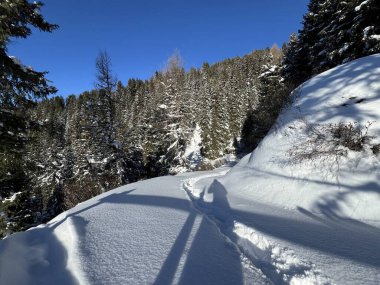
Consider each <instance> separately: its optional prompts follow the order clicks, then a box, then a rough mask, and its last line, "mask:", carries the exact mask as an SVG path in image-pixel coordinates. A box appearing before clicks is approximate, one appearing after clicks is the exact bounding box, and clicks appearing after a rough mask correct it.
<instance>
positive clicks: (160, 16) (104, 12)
mask: <svg viewBox="0 0 380 285" xmlns="http://www.w3.org/2000/svg"><path fill="white" fill-rule="evenodd" d="M42 2H44V3H45V6H44V7H43V9H42V14H43V15H44V16H45V18H46V19H47V20H48V21H50V22H52V23H55V24H58V25H60V28H59V29H58V30H56V31H55V32H53V33H51V34H48V33H40V32H37V31H34V32H33V34H32V36H30V37H29V38H28V39H27V40H18V39H17V40H14V41H13V42H12V43H11V44H10V45H9V54H11V55H15V56H16V57H18V58H20V59H21V61H22V62H23V63H24V64H25V65H28V66H32V67H33V68H34V69H36V70H38V71H41V70H46V71H49V74H48V76H47V78H48V79H50V80H52V81H53V84H54V85H55V86H56V87H57V88H58V89H59V92H58V95H63V96H66V95H69V94H79V93H81V92H83V91H85V90H90V89H92V88H93V87H94V81H95V59H96V57H97V55H98V54H99V51H101V50H107V52H108V54H109V55H110V57H111V60H112V65H113V71H114V73H115V74H116V75H117V77H118V78H119V79H120V80H121V81H122V82H123V84H125V83H126V82H127V80H128V79H129V78H132V77H133V78H141V79H148V78H150V77H151V76H152V75H153V73H154V72H155V71H156V70H160V69H161V68H162V67H163V66H164V64H165V61H166V59H167V58H168V57H169V56H170V55H171V54H172V53H173V51H174V50H175V49H178V50H179V51H180V53H181V55H182V57H183V58H184V64H185V67H186V68H187V69H188V68H189V67H192V66H195V67H199V66H201V65H202V63H203V62H205V61H207V62H209V63H214V62H217V61H220V60H223V59H225V58H228V57H234V56H242V55H244V54H247V53H249V52H250V51H252V50H254V49H260V48H265V47H270V46H272V45H273V44H274V43H277V44H278V45H279V46H281V44H282V43H283V42H285V41H287V40H288V38H289V35H290V33H291V32H297V30H298V29H299V28H300V27H301V21H302V16H303V14H304V13H305V12H306V9H307V3H308V2H309V1H306V0H42Z"/></svg>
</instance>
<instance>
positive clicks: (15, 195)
mask: <svg viewBox="0 0 380 285" xmlns="http://www.w3.org/2000/svg"><path fill="white" fill-rule="evenodd" d="M7 175H8V176H9V175H10V173H9V172H8V173H7ZM21 193H22V192H16V193H14V194H13V195H12V196H11V197H10V198H5V199H4V200H3V201H2V202H3V203H5V202H13V201H14V200H15V199H16V197H17V195H20V194H21Z"/></svg>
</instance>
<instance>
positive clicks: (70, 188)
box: [64, 178, 102, 210]
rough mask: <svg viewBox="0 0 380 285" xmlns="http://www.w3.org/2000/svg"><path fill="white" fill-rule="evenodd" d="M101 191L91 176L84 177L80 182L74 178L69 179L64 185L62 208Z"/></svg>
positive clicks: (69, 207)
mask: <svg viewBox="0 0 380 285" xmlns="http://www.w3.org/2000/svg"><path fill="white" fill-rule="evenodd" d="M101 193H102V191H101V189H100V187H99V185H98V184H97V183H96V182H95V181H93V180H92V179H91V178H84V179H83V180H82V181H80V183H78V181H75V180H73V181H70V182H68V183H67V184H66V185H65V186H64V208H65V210H68V209H71V208H73V207H75V206H76V205H78V204H79V203H81V202H83V201H86V200H88V199H90V198H92V197H95V196H97V195H99V194H101Z"/></svg>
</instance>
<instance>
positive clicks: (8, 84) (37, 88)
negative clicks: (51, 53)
mask: <svg viewBox="0 0 380 285" xmlns="http://www.w3.org/2000/svg"><path fill="white" fill-rule="evenodd" d="M41 6H42V3H41V2H34V3H29V2H28V1H27V0H17V1H1V3H0V103H1V104H2V105H7V106H18V105H20V104H22V103H23V102H24V101H25V100H26V99H32V98H40V97H45V96H47V95H49V94H51V93H54V92H55V91H56V89H55V88H54V87H52V86H50V85H49V84H48V81H47V80H46V79H45V78H44V76H45V74H46V72H37V71H34V70H32V69H31V68H29V67H25V66H23V65H22V64H21V63H20V62H18V60H17V59H15V58H14V57H10V56H9V55H8V54H7V44H8V43H9V41H10V39H11V38H26V37H28V36H29V35H30V34H31V27H35V28H38V29H39V30H40V31H44V32H51V31H53V30H54V29H56V28H57V27H58V26H57V25H52V24H49V23H48V22H46V21H45V20H44V18H43V16H42V15H41V14H40V8H41Z"/></svg>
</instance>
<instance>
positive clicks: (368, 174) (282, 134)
mask: <svg viewBox="0 0 380 285" xmlns="http://www.w3.org/2000/svg"><path fill="white" fill-rule="evenodd" d="M294 97H295V98H294V102H293V104H292V106H291V107H290V108H288V109H287V110H286V111H285V112H284V113H283V114H282V115H281V116H280V118H279V119H278V121H277V123H276V125H275V126H274V128H273V129H272V130H271V132H270V133H269V135H268V136H267V137H266V138H265V139H264V140H263V142H262V143H261V144H260V145H259V147H258V148H257V149H256V150H255V151H254V152H253V153H252V154H251V155H250V156H247V157H245V158H244V159H243V160H242V161H241V162H240V163H239V165H237V166H236V167H235V168H234V169H233V171H231V173H230V174H229V175H228V176H226V178H225V179H224V180H223V181H225V182H226V185H225V186H226V187H227V188H228V189H230V190H231V191H232V190H233V192H234V195H240V196H241V197H243V198H249V199H252V200H255V201H258V202H262V203H270V204H274V205H277V206H281V207H284V208H291V209H297V208H298V209H301V208H302V209H306V210H308V211H311V212H313V213H320V214H323V215H324V216H328V217H330V218H333V217H336V218H353V219H359V220H366V221H368V222H371V221H373V222H377V221H378V220H379V219H380V199H379V198H380V186H379V180H380V156H379V155H376V154H374V153H373V150H372V148H373V147H374V146H376V145H377V144H379V143H380V55H379V54H378V55H373V56H369V57H365V58H362V59H359V60H356V61H353V62H350V63H347V64H345V65H341V66H338V67H336V68H334V69H331V70H329V71H327V72H324V73H322V74H320V75H318V76H316V77H314V78H312V79H311V80H309V81H307V82H306V83H304V84H303V85H302V86H301V87H300V88H299V89H298V90H296V91H295V94H294ZM339 123H345V125H341V126H349V124H350V123H351V124H352V125H353V126H354V127H358V128H361V129H362V132H363V133H364V132H366V130H365V127H366V126H369V128H368V136H369V137H372V138H369V141H368V142H367V143H365V144H364V149H363V150H362V151H353V150H350V149H348V148H346V147H344V146H342V145H339V144H338V145H336V143H337V141H338V138H335V137H334V135H333V134H332V133H333V132H334V130H336V129H337V126H338V125H339ZM343 128H344V127H343ZM317 136H319V137H320V139H318V138H317ZM352 136H354V135H352ZM344 153H347V154H346V155H344ZM340 154H343V155H340ZM308 155H312V156H313V157H311V158H307V156H308Z"/></svg>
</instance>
